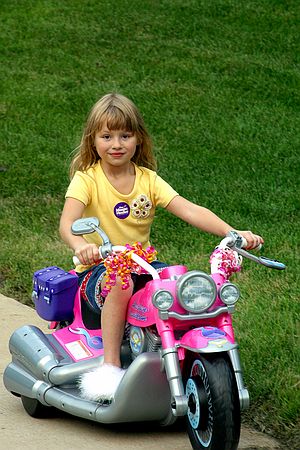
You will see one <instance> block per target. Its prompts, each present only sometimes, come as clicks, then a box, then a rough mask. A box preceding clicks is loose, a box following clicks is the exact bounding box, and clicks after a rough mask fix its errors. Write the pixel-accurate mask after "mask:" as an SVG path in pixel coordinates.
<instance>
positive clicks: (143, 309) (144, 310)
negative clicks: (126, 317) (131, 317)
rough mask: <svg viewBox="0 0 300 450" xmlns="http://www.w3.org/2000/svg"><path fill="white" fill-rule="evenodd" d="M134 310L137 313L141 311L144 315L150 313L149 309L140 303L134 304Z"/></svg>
mask: <svg viewBox="0 0 300 450" xmlns="http://www.w3.org/2000/svg"><path fill="white" fill-rule="evenodd" d="M132 308H134V309H136V310H137V311H141V312H143V313H147V312H148V311H149V308H147V307H146V306H143V305H139V304H138V303H133V305H132Z"/></svg>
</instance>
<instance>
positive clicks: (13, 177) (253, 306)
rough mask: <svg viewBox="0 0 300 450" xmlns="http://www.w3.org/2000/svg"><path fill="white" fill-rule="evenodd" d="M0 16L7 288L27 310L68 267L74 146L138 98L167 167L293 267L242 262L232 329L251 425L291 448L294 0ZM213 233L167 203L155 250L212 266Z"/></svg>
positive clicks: (31, 6)
mask: <svg viewBox="0 0 300 450" xmlns="http://www.w3.org/2000/svg"><path fill="white" fill-rule="evenodd" d="M1 17H2V24H1V30H0V33H1V47H2V64H1V77H2V99H1V106H0V113H1V119H2V127H1V150H0V158H1V159H0V192H1V205H0V206H1V209H0V233H1V234H0V236H1V254H0V289H1V292H2V293H3V294H6V295H8V296H11V297H14V298H16V299H18V300H20V301H21V302H23V303H27V304H30V305H32V303H31V300H30V293H31V276H32V273H33V271H35V270H37V269H39V268H42V267H45V266H47V265H59V266H61V267H63V268H65V269H69V268H70V265H71V253H70V251H69V250H68V249H67V248H66V247H65V245H64V244H63V243H62V242H61V240H60V238H59V236H58V233H57V228H58V222H59V216H60V211H61V208H62V206H63V201H64V193H65V190H66V188H67V186H68V182H69V179H68V166H69V162H70V157H71V153H72V151H73V150H74V148H75V147H76V146H77V145H78V143H79V139H80V135H81V131H82V127H83V123H84V121H85V119H86V116H87V113H88V111H89V109H90V108H91V106H92V105H93V103H94V102H95V101H96V100H97V99H98V98H99V97H100V96H101V95H103V94H104V93H106V92H110V91H118V92H121V93H123V94H125V95H127V96H129V97H130V98H131V99H132V100H133V101H135V102H136V104H137V105H138V106H139V108H140V110H141V112H142V114H143V116H144V118H145V121H146V124H147V126H148V129H149V131H150V133H151V134H152V136H153V140H154V145H155V151H156V155H157V157H158V160H159V174H160V175H161V176H162V177H163V178H165V179H166V180H167V181H168V182H169V183H170V184H171V185H172V186H173V187H174V188H175V189H176V190H177V191H179V192H180V193H181V194H182V195H183V196H185V197H187V198H189V199H190V200H192V201H195V202H198V203H200V204H202V205H204V206H207V207H209V208H210V209H212V210H213V211H214V212H216V213H217V214H218V215H220V216H221V217H222V218H224V219H225V220H226V221H228V222H229V223H231V224H233V226H235V227H237V228H239V229H251V230H254V231H256V232H259V233H260V234H262V235H263V236H264V238H265V241H266V244H265V247H264V250H263V252H264V254H265V255H267V256H270V257H276V258H278V259H280V260H282V261H284V262H285V263H286V264H287V270H286V271H285V272H275V271H271V270H268V269H265V268H263V267H262V266H257V265H255V264H254V263H251V262H249V261H245V264H244V271H243V273H242V274H239V275H238V276H237V277H236V281H237V283H238V284H239V286H240V288H241V291H242V300H241V301H240V303H239V306H238V308H237V313H236V315H235V324H236V331H237V338H238V340H239V342H240V347H241V354H242V360H243V366H244V370H245V380H246V383H247V386H248V388H249V390H250V394H251V401H252V406H251V409H250V410H249V412H248V413H247V414H246V415H245V416H244V417H245V420H247V421H250V422H251V423H252V424H255V426H256V427H259V428H260V429H262V430H264V431H267V432H269V433H273V434H274V433H275V435H276V436H280V437H282V438H283V439H284V440H285V442H286V443H287V442H289V443H288V444H286V445H289V447H288V446H287V447H286V448H292V446H293V445H294V444H295V443H296V442H297V432H296V424H297V421H298V420H299V342H297V323H298V324H299V322H298V320H299V295H298V287H299V243H300V232H299V209H300V200H299V173H300V170H299V125H300V124H299V122H300V120H299V117H300V116H299V105H300V103H299V46H298V42H299V18H300V16H299V4H298V1H297V0H291V1H289V0H286V1H281V0H259V1H256V0H249V1H248V0H245V1H240V0H198V1H196V0H195V1H193V0H186V1H185V0H181V1H179V0H172V1H171V0H170V1H165V0H162V1H157V0H151V1H150V0H146V1H137V0H131V1H129V0H115V1H114V2H111V1H108V0H107V1H101V0H98V1H94V0H93V1H92V0H90V1H88V0H86V1H85V0H72V1H71V0H70V1H67V0H60V1H59V0H36V1H33V0H18V1H17V0H9V1H8V0H4V1H3V2H2V8H1ZM217 242H218V239H217V238H216V237H214V236H211V235H206V234H204V233H201V232H199V231H197V230H194V229H192V227H190V226H188V225H186V224H185V223H182V222H181V221H180V220H178V219H176V218H174V217H171V216H170V215H168V214H167V213H166V212H165V211H163V210H160V211H158V213H157V218H156V219H155V221H154V225H153V229H152V243H153V244H154V245H155V246H156V247H157V249H158V251H159V257H160V258H161V259H163V260H166V261H168V262H170V263H172V262H174V263H185V264H187V265H189V267H190V268H200V269H202V270H208V268H209V265H208V259H209V254H210V252H211V251H212V249H213V247H214V245H216V244H217ZM298 439H299V435H298ZM298 442H299V441H298ZM295 445H296V444H295ZM295 448H296V447H295Z"/></svg>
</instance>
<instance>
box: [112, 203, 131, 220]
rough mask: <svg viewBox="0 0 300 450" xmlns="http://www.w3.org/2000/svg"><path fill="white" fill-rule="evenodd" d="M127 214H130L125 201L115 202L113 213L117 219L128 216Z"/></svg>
mask: <svg viewBox="0 0 300 450" xmlns="http://www.w3.org/2000/svg"><path fill="white" fill-rule="evenodd" d="M129 214H130V207H129V205H128V204H127V203H125V202H120V203H117V204H116V206H115V207H114V215H115V216H116V217H117V218H118V219H126V217H128V216H129Z"/></svg>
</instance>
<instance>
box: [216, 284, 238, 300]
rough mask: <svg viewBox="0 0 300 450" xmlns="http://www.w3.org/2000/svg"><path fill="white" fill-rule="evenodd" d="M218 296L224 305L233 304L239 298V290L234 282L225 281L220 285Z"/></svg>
mask: <svg viewBox="0 0 300 450" xmlns="http://www.w3.org/2000/svg"><path fill="white" fill-rule="evenodd" d="M219 297H220V299H221V300H222V302H223V303H225V305H234V304H235V303H236V302H237V301H238V299H239V298H240V290H239V288H238V287H237V286H235V284H232V283H225V284H223V285H222V286H221V287H220V291H219Z"/></svg>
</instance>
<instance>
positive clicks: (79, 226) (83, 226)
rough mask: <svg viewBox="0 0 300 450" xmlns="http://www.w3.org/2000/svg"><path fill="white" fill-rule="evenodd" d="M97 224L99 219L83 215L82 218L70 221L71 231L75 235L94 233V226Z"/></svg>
mask: <svg viewBox="0 0 300 450" xmlns="http://www.w3.org/2000/svg"><path fill="white" fill-rule="evenodd" d="M98 226H99V219H98V218H97V217H85V218H84V219H77V220H75V222H73V223H72V227H71V230H72V233H73V234H75V236H81V235H82V234H91V233H94V231H95V227H98Z"/></svg>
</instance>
